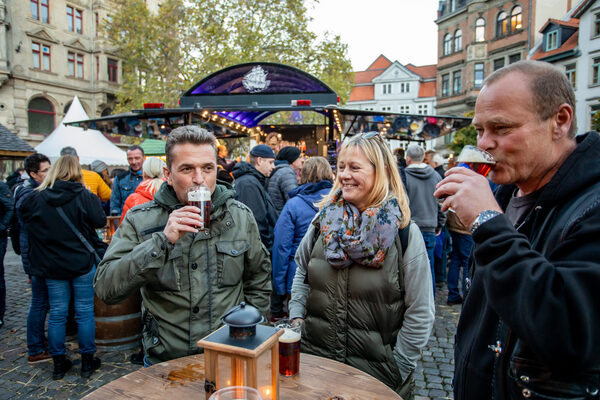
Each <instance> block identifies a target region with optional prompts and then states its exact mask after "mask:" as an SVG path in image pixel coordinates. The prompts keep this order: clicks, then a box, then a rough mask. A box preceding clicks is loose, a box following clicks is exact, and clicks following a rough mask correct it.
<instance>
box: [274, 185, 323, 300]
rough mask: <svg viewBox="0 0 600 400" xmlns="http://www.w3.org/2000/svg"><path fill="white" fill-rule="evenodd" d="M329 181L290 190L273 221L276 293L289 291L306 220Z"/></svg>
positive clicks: (313, 214) (307, 220) (310, 218)
mask: <svg viewBox="0 0 600 400" xmlns="http://www.w3.org/2000/svg"><path fill="white" fill-rule="evenodd" d="M331 186H332V185H331V182H330V181H327V180H325V181H320V182H317V183H312V182H311V183H305V184H304V185H302V186H299V187H298V188H296V189H295V190H293V191H291V192H290V199H289V200H288V202H287V203H286V204H285V206H284V207H283V211H282V212H281V215H280V216H279V219H278V220H277V224H276V225H275V235H274V236H275V240H274V241H273V254H272V261H273V286H274V288H275V292H276V293H277V294H279V295H283V294H286V293H291V291H292V282H293V281H294V275H295V274H296V267H297V266H296V262H295V261H294V256H295V255H296V250H297V249H298V245H299V244H300V241H301V240H302V238H303V237H304V234H305V233H306V230H307V229H308V226H309V225H310V221H312V219H313V218H314V216H315V214H316V213H317V211H319V210H318V209H317V207H315V205H314V204H315V203H318V202H319V201H321V200H323V197H324V196H326V195H327V194H328V193H329V191H330V190H331Z"/></svg>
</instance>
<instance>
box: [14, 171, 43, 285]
mask: <svg viewBox="0 0 600 400" xmlns="http://www.w3.org/2000/svg"><path fill="white" fill-rule="evenodd" d="M39 185H40V184H39V183H37V182H36V181H35V179H33V178H29V179H28V180H26V181H25V182H23V183H21V184H19V185H17V187H16V188H15V212H16V214H17V223H18V224H19V247H20V250H21V261H22V264H23V270H24V271H25V273H26V274H27V275H31V268H30V261H29V238H28V236H27V227H26V226H25V222H24V221H23V215H21V213H20V212H19V207H20V206H21V203H22V202H23V199H24V198H25V197H27V196H28V195H29V194H31V192H32V191H33V190H34V189H35V188H36V187H38V186H39Z"/></svg>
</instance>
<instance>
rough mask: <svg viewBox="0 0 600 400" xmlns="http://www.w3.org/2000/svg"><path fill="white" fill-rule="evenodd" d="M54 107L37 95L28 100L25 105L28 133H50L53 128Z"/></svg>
mask: <svg viewBox="0 0 600 400" xmlns="http://www.w3.org/2000/svg"><path fill="white" fill-rule="evenodd" d="M54 115H55V112H54V107H53V106H52V103H50V101H48V100H47V99H45V98H43V97H37V98H35V99H33V100H31V101H30V102H29V106H28V107H27V122H28V129H29V132H30V133H42V134H44V135H48V134H50V133H51V132H52V131H53V130H54Z"/></svg>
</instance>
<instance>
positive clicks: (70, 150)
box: [60, 146, 79, 157]
mask: <svg viewBox="0 0 600 400" xmlns="http://www.w3.org/2000/svg"><path fill="white" fill-rule="evenodd" d="M60 156H61V157H62V156H73V157H79V156H78V155H77V150H75V147H71V146H65V147H63V148H62V149H60Z"/></svg>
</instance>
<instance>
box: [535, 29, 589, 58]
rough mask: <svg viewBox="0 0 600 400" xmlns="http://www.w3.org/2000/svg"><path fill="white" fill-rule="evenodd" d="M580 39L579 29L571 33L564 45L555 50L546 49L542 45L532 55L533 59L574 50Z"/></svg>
mask: <svg viewBox="0 0 600 400" xmlns="http://www.w3.org/2000/svg"><path fill="white" fill-rule="evenodd" d="M578 39H579V31H577V32H575V33H573V34H572V35H571V37H570V38H568V39H567V40H566V41H565V42H564V43H563V44H562V46H560V47H559V48H557V49H554V50H550V51H544V50H543V49H544V48H543V47H540V49H539V50H538V51H537V52H536V53H535V54H534V55H533V56H532V57H531V59H532V60H542V59H545V58H548V57H552V56H555V55H557V54H562V53H566V52H568V51H570V50H573V49H574V48H576V47H577V43H578Z"/></svg>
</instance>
